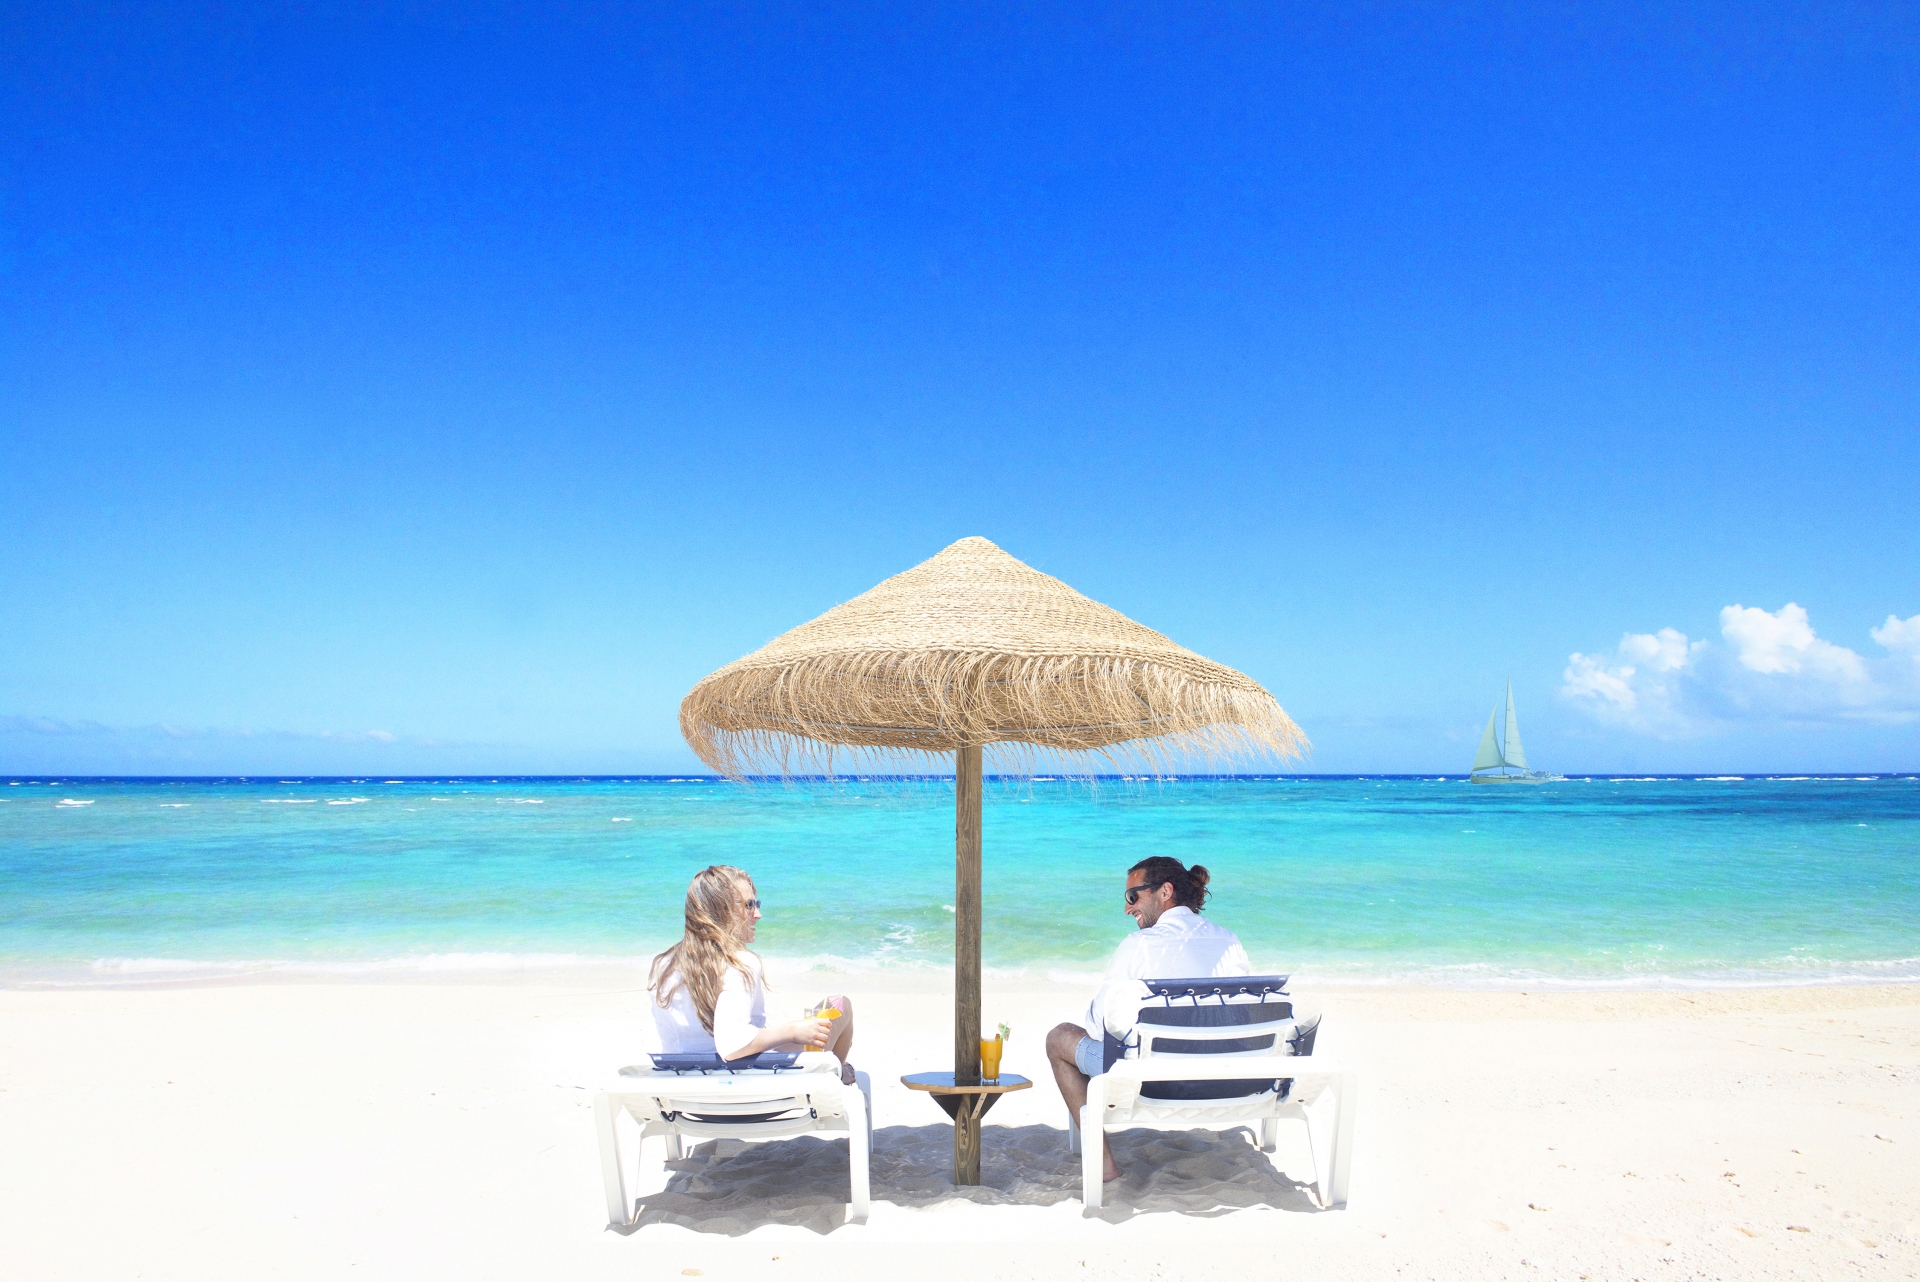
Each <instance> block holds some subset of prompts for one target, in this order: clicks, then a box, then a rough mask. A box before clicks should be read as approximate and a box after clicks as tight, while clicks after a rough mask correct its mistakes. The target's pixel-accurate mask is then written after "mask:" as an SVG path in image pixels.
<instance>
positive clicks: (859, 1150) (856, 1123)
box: [842, 1086, 873, 1224]
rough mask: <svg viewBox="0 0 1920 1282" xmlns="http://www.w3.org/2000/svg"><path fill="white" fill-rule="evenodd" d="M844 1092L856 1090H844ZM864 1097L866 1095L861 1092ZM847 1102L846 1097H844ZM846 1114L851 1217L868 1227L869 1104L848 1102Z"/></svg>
mask: <svg viewBox="0 0 1920 1282" xmlns="http://www.w3.org/2000/svg"><path fill="white" fill-rule="evenodd" d="M842 1089H843V1090H847V1089H853V1090H858V1089H859V1088H858V1087H857V1086H856V1087H851V1088H848V1087H843V1088H842ZM862 1093H863V1094H864V1092H862ZM843 1098H844V1097H843ZM845 1103H846V1105H847V1106H850V1107H846V1114H847V1181H848V1185H849V1188H848V1193H849V1196H848V1199H847V1200H848V1201H849V1202H850V1203H851V1204H852V1215H851V1216H850V1217H849V1218H850V1219H851V1220H852V1222H853V1223H855V1224H865V1223H866V1222H867V1215H868V1213H869V1206H870V1200H871V1196H872V1194H871V1182H870V1175H869V1166H868V1159H869V1158H870V1157H872V1155H873V1123H872V1121H871V1119H869V1117H868V1116H867V1101H866V1100H864V1099H862V1100H860V1101H854V1100H850V1099H849V1100H846V1101H845Z"/></svg>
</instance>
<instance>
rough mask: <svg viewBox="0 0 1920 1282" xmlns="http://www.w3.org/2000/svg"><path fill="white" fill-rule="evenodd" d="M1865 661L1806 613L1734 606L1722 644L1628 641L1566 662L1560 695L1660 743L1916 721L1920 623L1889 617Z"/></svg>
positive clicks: (1680, 636)
mask: <svg viewBox="0 0 1920 1282" xmlns="http://www.w3.org/2000/svg"><path fill="white" fill-rule="evenodd" d="M1871 635H1872V637H1873V639H1874V641H1876V642H1877V643H1878V644H1879V645H1880V646H1881V647H1882V648H1883V649H1884V650H1886V651H1887V655H1886V657H1884V658H1867V657H1865V656H1862V655H1860V654H1857V653H1855V652H1854V651H1852V650H1849V649H1848V648H1847V647H1845V646H1842V645H1835V644H1834V643H1833V642H1831V641H1826V640H1823V639H1822V638H1821V637H1819V636H1818V635H1816V634H1815V632H1814V630H1813V623H1812V621H1811V620H1810V619H1809V618H1808V617H1807V612H1806V610H1805V609H1803V608H1802V607H1800V606H1799V605H1796V604H1794V603H1793V602H1791V601H1789V602H1788V603H1787V604H1786V605H1784V606H1782V607H1781V608H1780V609H1778V610H1774V611H1767V610H1763V609H1759V608H1757V607H1751V606H1743V605H1730V606H1727V607H1726V608H1725V609H1723V610H1721V611H1720V636H1721V641H1722V644H1715V643H1713V642H1710V641H1706V640H1700V641H1691V640H1689V639H1688V638H1687V636H1686V634H1685V633H1683V632H1680V631H1679V630H1677V629H1675V628H1662V629H1660V630H1659V631H1658V632H1629V633H1627V634H1626V635H1625V636H1623V637H1621V638H1620V644H1619V646H1618V647H1617V648H1616V651H1615V653H1614V654H1612V655H1606V654H1579V653H1575V654H1572V655H1569V656H1568V657H1567V668H1566V671H1565V672H1564V673H1563V674H1562V684H1561V687H1560V693H1561V696H1562V697H1563V698H1565V699H1566V700H1567V701H1568V702H1570V703H1572V704H1573V705H1574V706H1575V707H1578V708H1582V709H1584V710H1585V711H1586V712H1588V713H1589V714H1590V715H1592V716H1593V717H1594V718H1595V719H1596V720H1598V721H1602V722H1606V723H1609V724H1613V725H1619V726H1623V727H1625V728H1628V729H1631V730H1636V731H1639V732H1641V733H1645V734H1653V735H1659V736H1662V737H1669V736H1678V735H1689V734H1699V733H1706V732H1711V731H1714V730H1719V729H1725V728H1727V727H1730V726H1732V725H1735V724H1739V723H1750V722H1756V721H1773V722H1794V723H1807V722H1879V723H1882V724H1886V723H1902V722H1908V721H1913V720H1915V719H1920V614H1916V615H1915V616H1913V617H1912V618H1911V619H1907V620H1905V621H1902V620H1901V619H1900V618H1899V617H1897V616H1894V615H1889V616H1888V618H1887V621H1886V623H1885V624H1884V625H1883V626H1881V627H1878V628H1874V629H1873V630H1872V632H1871Z"/></svg>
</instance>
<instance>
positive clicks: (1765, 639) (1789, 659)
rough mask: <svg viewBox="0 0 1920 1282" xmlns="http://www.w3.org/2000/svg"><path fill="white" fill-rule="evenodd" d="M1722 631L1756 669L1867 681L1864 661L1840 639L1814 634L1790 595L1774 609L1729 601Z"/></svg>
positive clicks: (1805, 616)
mask: <svg viewBox="0 0 1920 1282" xmlns="http://www.w3.org/2000/svg"><path fill="white" fill-rule="evenodd" d="M1720 635H1721V636H1723V637H1725V638H1726V639H1727V641H1728V642H1729V643H1730V644H1731V645H1732V646H1733V648H1734V652H1735V653H1736V654H1738V655H1739V656H1740V662H1741V663H1742V664H1744V665H1745V666H1746V667H1749V668H1752V669H1753V670H1754V671H1755V672H1769V673H1776V672H1777V673H1788V672H1804V673H1807V674H1809V675H1813V676H1819V677H1823V678H1825V679H1827V680H1830V681H1865V680H1866V679H1867V665H1866V662H1865V661H1864V660H1863V659H1861V657H1860V656H1859V655H1857V654H1855V653H1854V652H1853V651H1851V650H1849V649H1847V648H1846V647H1845V646H1842V645H1835V644H1834V643H1833V642H1831V641H1822V640H1821V639H1820V638H1819V637H1817V636H1815V635H1813V625H1812V624H1811V623H1809V622H1807V612H1806V610H1804V609H1803V608H1801V607H1800V606H1797V605H1795V604H1794V603H1793V602H1791V601H1789V602H1787V603H1786V604H1785V605H1783V606H1781V607H1780V609H1779V611H1778V612H1777V613H1775V614H1768V613H1767V612H1766V611H1765V610H1762V609H1758V608H1755V607H1748V606H1740V605H1730V606H1728V607H1727V608H1726V609H1724V610H1722V611H1720Z"/></svg>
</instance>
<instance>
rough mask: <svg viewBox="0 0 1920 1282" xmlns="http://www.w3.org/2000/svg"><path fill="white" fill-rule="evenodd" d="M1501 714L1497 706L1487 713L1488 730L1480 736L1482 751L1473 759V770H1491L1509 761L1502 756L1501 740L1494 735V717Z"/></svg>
mask: <svg viewBox="0 0 1920 1282" xmlns="http://www.w3.org/2000/svg"><path fill="white" fill-rule="evenodd" d="M1499 715H1500V709H1499V708H1498V707H1495V708H1494V710H1493V711H1492V712H1489V713H1488V714H1487V732H1486V733H1485V734H1483V735H1481V736H1480V751H1479V753H1478V755H1476V756H1475V757H1474V759H1473V765H1472V767H1471V768H1470V769H1472V770H1489V769H1492V768H1493V767H1495V766H1504V765H1506V764H1507V763H1506V762H1505V761H1504V760H1503V759H1502V758H1501V756H1500V741H1499V740H1498V739H1496V738H1494V737H1493V719H1494V718H1495V717H1497V716H1499Z"/></svg>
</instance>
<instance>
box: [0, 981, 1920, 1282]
mask: <svg viewBox="0 0 1920 1282" xmlns="http://www.w3.org/2000/svg"><path fill="white" fill-rule="evenodd" d="M776 983H777V984H778V986H779V991H778V994H777V995H778V996H779V997H782V998H785V999H789V1000H791V1001H792V1002H793V1003H795V1004H797V1003H798V1002H800V1001H801V1000H802V999H803V998H806V997H810V996H812V995H814V994H815V992H816V991H820V992H824V991H830V990H845V991H847V992H850V993H851V994H852V995H853V996H854V997H855V999H856V1001H857V1002H858V1003H859V1007H858V1017H859V1027H858V1046H857V1049H856V1054H855V1056H854V1059H855V1062H856V1063H857V1064H858V1065H859V1066H860V1067H862V1068H864V1069H866V1070H868V1071H869V1072H870V1073H871V1074H872V1076H873V1080H874V1083H875V1098H874V1115H875V1124H876V1127H877V1145H876V1151H875V1161H874V1169H873V1193H874V1211H873V1216H872V1219H871V1221H870V1222H869V1223H867V1224H865V1225H847V1224H844V1223H842V1221H843V1219H844V1214H845V1207H844V1198H845V1193H846V1158H845V1147H844V1141H841V1142H840V1143H839V1144H837V1145H829V1144H828V1143H826V1142H825V1141H822V1140H817V1139H800V1140H793V1141H786V1142H780V1143H774V1144H768V1145H760V1146H742V1145H731V1144H718V1145H705V1146H702V1147H701V1148H699V1149H697V1150H695V1151H694V1152H693V1153H692V1154H691V1155H690V1156H689V1157H688V1159H687V1160H685V1161H684V1162H681V1163H678V1164H676V1166H675V1168H674V1169H673V1170H671V1171H663V1170H662V1169H661V1166H660V1150H659V1148H658V1147H657V1145H650V1146H649V1148H648V1151H647V1166H646V1173H645V1175H644V1176H643V1178H642V1181H641V1183H640V1186H639V1188H638V1194H639V1196H640V1198H641V1201H642V1204H643V1206H644V1209H645V1215H644V1220H643V1223H642V1225H641V1226H640V1227H639V1228H638V1229H637V1231H635V1232H633V1233H631V1234H628V1235H624V1236H623V1235H621V1234H618V1233H615V1232H611V1231H609V1230H608V1229H607V1228H606V1227H605V1224H604V1210H603V1205H602V1201H601V1194H600V1185H599V1172H598V1168H597V1164H596V1158H595V1151H594V1139H593V1134H592V1129H591V1125H590V1117H591V1112H590V1100H591V1095H592V1090H593V1088H594V1087H595V1086H596V1084H597V1083H599V1082H600V1081H601V1080H602V1079H603V1078H604V1077H606V1076H607V1075H608V1074H609V1073H610V1072H611V1071H612V1070H613V1069H614V1068H616V1067H617V1066H618V1065H620V1064H622V1063H628V1062H632V1061H633V1060H635V1059H637V1058H638V1057H639V1054H640V1051H641V1050H642V1049H643V1047H644V1045H645V1040H644V1037H643V1033H642V1029H643V1027H644V1025H643V1022H642V1021H643V1020H645V1019H646V1011H645V1009H644V1006H643V1003H644V1001H645V997H644V994H642V993H641V992H639V991H636V989H637V984H636V983H635V981H634V977H633V975H632V974H631V972H619V973H613V972H595V973H592V974H582V975H577V976H576V975H565V976H548V977H546V978H543V979H541V980H540V981H539V982H497V983H489V984H454V983H445V984H435V983H377V984H376V983H365V984H342V983H324V984H323V983H297V982H279V983H249V982H231V983H228V984H225V985H207V986H199V987H184V988H182V987H156V988H147V989H114V990H106V989H88V990H62V991H48V990H38V991H33V990H12V991H4V992H0V1136H4V1143H0V1242H4V1244H5V1245H4V1251H3V1254H4V1257H5V1261H6V1264H5V1273H6V1275H7V1276H9V1277H13V1278H22V1279H26V1278H31V1279H60V1278H88V1279H105V1278H113V1279H122V1278H195V1279H203V1278H210V1277H275V1278H306V1277H314V1278H343V1277H363V1278H422V1277H464V1278H535V1277H538V1278H570V1279H571V1278H580V1279H591V1278H632V1277H666V1276H673V1277H679V1276H701V1277H705V1278H713V1279H730V1278H800V1277H821V1276H826V1275H827V1274H828V1273H829V1272H831V1273H832V1274H834V1275H836V1276H851V1277H855V1278H865V1277H871V1278H899V1277H910V1278H914V1279H925V1278H947V1277H968V1278H978V1277H995V1278H999V1277H1009V1278H1028V1277H1032V1278H1042V1277H1045V1278H1057V1277H1120V1278H1126V1279H1141V1280H1142V1282H1144V1280H1146V1279H1155V1278H1183V1277H1195V1278H1223V1279H1225V1278H1244V1277H1250V1276H1252V1277H1303V1278H1305V1277H1311V1278H1315V1279H1338V1278H1379V1277H1389V1276H1406V1277H1432V1278H1488V1277H1516V1278H1567V1279H1576V1278H1587V1279H1610V1278H1621V1279H1626V1278H1644V1279H1662V1278H1675V1279H1678V1278H1742V1279H1755V1278H1775V1277H1782V1278H1784V1277H1794V1278H1811V1277H1836V1276H1839V1277H1865V1278H1880V1277H1884V1278H1895V1277H1912V1276H1914V1275H1915V1274H1916V1272H1920V985H1916V986H1895V987H1836V988H1801V989H1773V990H1736V991H1728V990H1720V991H1703V992H1621V993H1592V992H1584V993H1568V992H1559V993H1525V994H1522V993H1487V992H1456V991H1441V990H1417V989H1391V990H1388V989H1357V988H1341V989H1328V990H1325V991H1320V992H1308V991H1303V992H1302V993H1301V996H1302V997H1303V998H1304V999H1308V1000H1312V1001H1314V1002H1316V1003H1317V1004H1318V1005H1319V1006H1320V1007H1321V1008H1322V1009H1323V1011H1324V1012H1325V1024H1324V1026H1323V1031H1322V1033H1321V1038H1320V1045H1319V1048H1318V1049H1319V1052H1320V1053H1321V1054H1322V1055H1329V1056H1338V1057H1339V1058H1340V1059H1342V1060H1343V1061H1345V1062H1347V1063H1349V1064H1350V1065H1352V1066H1353V1067H1355V1068H1356V1069H1358V1070H1359V1071H1360V1072H1361V1073H1362V1075H1363V1080H1364V1094H1363V1097H1362V1105H1361V1113H1360V1118H1359V1129H1358V1138H1357V1145H1358V1147H1357V1157H1356V1160H1355V1166H1354V1176H1353V1194H1352V1201H1351V1204H1350V1206H1349V1207H1348V1209H1346V1210H1344V1211H1321V1210H1319V1209H1317V1207H1316V1206H1315V1204H1314V1202H1313V1199H1312V1198H1311V1196H1310V1195H1309V1193H1308V1192H1307V1189H1306V1185H1307V1183H1308V1181H1309V1180H1310V1179H1311V1171H1310V1165H1309V1163H1308V1160H1307V1156H1306V1152H1305V1150H1304V1147H1303V1146H1302V1145H1301V1143H1300V1139H1299V1135H1298V1128H1297V1126H1293V1127H1291V1129H1290V1131H1289V1132H1288V1133H1285V1134H1283V1137H1282V1143H1281V1147H1280V1151H1279V1152H1278V1153H1277V1154H1275V1155H1274V1157H1273V1159H1272V1163H1271V1164H1270V1163H1269V1160H1268V1159H1267V1158H1266V1157H1265V1156H1263V1155H1261V1154H1260V1153H1258V1152H1257V1151H1256V1150H1255V1149H1254V1148H1253V1147H1252V1145H1251V1143H1250V1142H1249V1137H1248V1136H1247V1134H1246V1133H1245V1132H1238V1133H1226V1134H1222V1135H1212V1134H1207V1133H1202V1132H1169V1133H1155V1132H1146V1131H1139V1132H1131V1133H1122V1134H1121V1135H1119V1136H1118V1138H1117V1139H1116V1141H1115V1143H1116V1149H1117V1153H1118V1156H1119V1159H1120V1161H1121V1162H1122V1164H1123V1165H1124V1167H1125V1168H1126V1175H1125V1177H1124V1179H1123V1180H1122V1181H1121V1182H1120V1184H1119V1185H1118V1186H1117V1188H1116V1191H1115V1192H1114V1193H1113V1194H1112V1195H1111V1197H1110V1204H1109V1206H1108V1207H1107V1208H1105V1210H1103V1211H1102V1212H1101V1213H1100V1215H1099V1216H1098V1217H1097V1218H1094V1219H1086V1218H1083V1217H1082V1215H1081V1208H1080V1203H1079V1199H1078V1189H1077V1167H1076V1165H1075V1162H1074V1159H1070V1158H1069V1156H1068V1154H1067V1152H1066V1148H1065V1143H1064V1132H1063V1124H1064V1114H1063V1111H1062V1109H1061V1107H1060V1104H1059V1101H1058V1098H1057V1096H1056V1095H1055V1094H1054V1091H1053V1089H1052V1086H1051V1084H1050V1082H1049V1081H1048V1079H1047V1077H1046V1073H1045V1070H1044V1063H1043V1060H1042V1058H1041V1053H1040V1043H1041V1035H1042V1033H1043V1032H1044V1030H1045V1029H1046V1028H1047V1027H1049V1026H1050V1025H1051V1024H1053V1023H1054V1022H1057V1021H1058V1020H1059V1019H1060V1018H1062V1017H1065V1016H1069V1015H1071V1014H1072V1013H1073V1012H1074V1011H1075V1009H1076V1008H1077V1006H1078V1005H1079V1004H1080V1002H1082V1001H1083V1000H1084V996H1085V995H1084V994H1083V993H1081V992H1080V991H1079V990H1078V989H1077V988H1075V987H1073V986H1071V985H1051V984H1047V983H1038V982H1030V983H1023V984H1009V983H1004V982H1001V983H996V982H994V981H992V980H991V979H990V980H989V982H988V989H987V1002H986V1010H987V1014H988V1018H989V1019H990V1020H999V1019H1005V1020H1007V1021H1008V1022H1009V1023H1011V1024H1012V1025H1013V1027H1014V1030H1015V1036H1014V1040H1013V1041H1012V1043H1011V1044H1010V1045H1009V1048H1008V1054H1007V1062H1006V1068H1007V1069H1009V1070H1011V1071H1014V1072H1019V1073H1024V1074H1026V1075H1028V1076H1031V1077H1033V1078H1035V1079H1036V1082H1037V1083H1038V1084H1037V1085H1036V1087H1035V1088H1034V1089H1033V1090H1031V1091H1027V1092H1022V1093H1019V1094H1015V1095H1011V1096H1008V1097H1007V1098H1006V1099H1005V1100H1004V1101H1003V1102H1002V1103H1001V1105H1000V1106H999V1107H998V1108H997V1109H996V1110H995V1111H994V1112H993V1113H992V1114H991V1115H990V1116H989V1117H988V1119H987V1126H986V1136H985V1141H984V1149H985V1156H984V1163H983V1176H984V1180H985V1183H984V1184H983V1185H982V1186H981V1187H979V1188H974V1189H956V1188H953V1187H952V1186H951V1185H950V1184H949V1183H948V1182H947V1174H948V1162H949V1159H950V1155H951V1147H950V1140H949V1136H950V1131H949V1130H948V1128H947V1125H946V1123H945V1119H944V1117H943V1116H942V1115H941V1114H940V1113H939V1112H938V1110H937V1109H936V1108H935V1107H934V1106H933V1105H932V1103H930V1102H929V1101H928V1100H927V1099H926V1098H925V1097H923V1096H917V1095H913V1094H911V1093H909V1092H908V1091H906V1090H905V1089H904V1088H902V1087H901V1086H900V1085H899V1084H898V1079H899V1075H900V1074H901V1073H902V1072H908V1071H913V1070H916V1069H925V1068H938V1067H941V1066H942V1059H943V1055H944V1054H945V1051H946V1048H947V1047H948V1046H949V1045H950V1033H949V1031H948V1028H949V1022H948V1021H949V1018H950V1014H949V1011H950V1008H949V1006H948V997H947V989H946V987H945V985H944V982H943V981H942V980H941V979H940V978H939V977H938V976H936V975H925V976H912V975H909V976H873V975H855V976H844V977H835V976H827V975H821V974H818V973H813V974H806V975H801V976H787V977H785V978H779V977H777V978H776Z"/></svg>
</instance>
